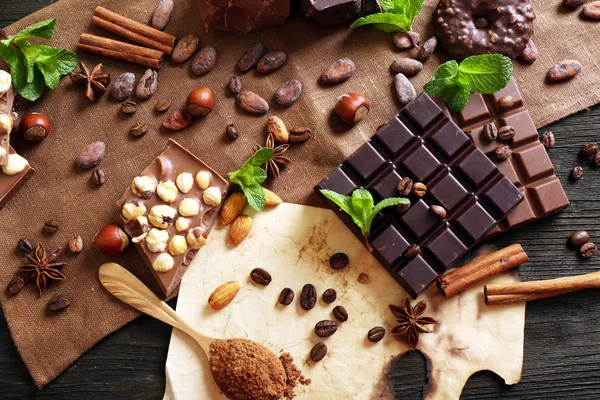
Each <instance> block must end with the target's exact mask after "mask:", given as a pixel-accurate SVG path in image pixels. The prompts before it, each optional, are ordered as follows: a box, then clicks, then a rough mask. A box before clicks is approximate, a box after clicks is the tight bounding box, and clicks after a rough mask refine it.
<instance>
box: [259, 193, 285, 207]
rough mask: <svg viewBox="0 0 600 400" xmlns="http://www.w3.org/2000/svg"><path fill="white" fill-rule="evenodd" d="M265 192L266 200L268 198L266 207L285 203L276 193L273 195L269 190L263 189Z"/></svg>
mask: <svg viewBox="0 0 600 400" xmlns="http://www.w3.org/2000/svg"><path fill="white" fill-rule="evenodd" d="M263 191H264V192H265V198H266V203H265V207H275V206H276V205H279V204H281V203H283V200H281V197H279V196H277V195H276V194H275V193H273V192H272V191H270V190H269V189H265V188H263Z"/></svg>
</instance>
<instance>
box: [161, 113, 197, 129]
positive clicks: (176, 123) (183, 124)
mask: <svg viewBox="0 0 600 400" xmlns="http://www.w3.org/2000/svg"><path fill="white" fill-rule="evenodd" d="M192 122H194V117H193V116H192V114H190V113H189V112H188V111H187V110H186V109H183V110H179V111H172V112H170V113H169V114H168V115H167V116H166V117H165V118H164V119H163V122H162V126H163V128H165V129H166V130H168V131H179V130H182V129H184V128H187V127H188V126H190V125H191V124H192Z"/></svg>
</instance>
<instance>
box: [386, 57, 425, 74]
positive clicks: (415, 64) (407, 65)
mask: <svg viewBox="0 0 600 400" xmlns="http://www.w3.org/2000/svg"><path fill="white" fill-rule="evenodd" d="M391 69H392V72H393V73H395V74H398V73H403V74H404V75H406V76H413V75H416V74H418V73H419V72H421V71H422V70H423V63H422V62H421V61H417V60H413V59H412V58H397V59H395V60H394V62H393V63H392V66H391Z"/></svg>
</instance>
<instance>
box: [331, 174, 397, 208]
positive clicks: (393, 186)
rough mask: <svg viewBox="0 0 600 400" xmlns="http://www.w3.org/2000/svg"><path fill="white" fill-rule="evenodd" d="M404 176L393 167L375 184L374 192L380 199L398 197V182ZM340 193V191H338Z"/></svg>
mask: <svg viewBox="0 0 600 400" xmlns="http://www.w3.org/2000/svg"><path fill="white" fill-rule="evenodd" d="M400 179H402V177H401V176H400V175H399V174H398V172H396V170H394V169H392V170H390V171H389V173H387V174H386V175H385V176H384V177H383V178H381V180H380V181H379V182H377V184H376V185H375V186H373V192H375V193H374V194H376V195H377V198H378V201H381V200H383V199H387V198H388V197H397V196H399V194H398V182H400ZM338 193H339V192H338Z"/></svg>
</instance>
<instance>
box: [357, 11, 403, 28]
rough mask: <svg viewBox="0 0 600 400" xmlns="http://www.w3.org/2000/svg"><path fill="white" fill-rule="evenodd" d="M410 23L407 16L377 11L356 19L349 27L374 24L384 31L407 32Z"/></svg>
mask: <svg viewBox="0 0 600 400" xmlns="http://www.w3.org/2000/svg"><path fill="white" fill-rule="evenodd" d="M411 23H412V21H409V20H408V18H406V17H405V16H404V15H401V14H391V13H379V14H372V15H368V16H366V17H362V18H359V19H357V20H356V21H354V22H353V23H352V25H350V29H354V28H358V27H359V26H364V25H370V24H375V27H376V28H377V29H381V30H382V31H384V32H399V31H402V32H408V31H409V30H410V27H411Z"/></svg>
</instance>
